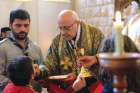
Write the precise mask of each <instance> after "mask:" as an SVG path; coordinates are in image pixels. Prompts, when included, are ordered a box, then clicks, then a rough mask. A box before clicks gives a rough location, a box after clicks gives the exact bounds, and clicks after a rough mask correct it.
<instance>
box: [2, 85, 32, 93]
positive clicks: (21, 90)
mask: <svg viewBox="0 0 140 93" xmlns="http://www.w3.org/2000/svg"><path fill="white" fill-rule="evenodd" d="M3 93H35V91H34V90H33V89H32V88H30V87H27V86H15V85H14V84H13V83H8V84H7V85H6V87H5V88H4V90H3Z"/></svg>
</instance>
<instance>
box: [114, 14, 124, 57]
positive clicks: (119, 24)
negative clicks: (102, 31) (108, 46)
mask: <svg viewBox="0 0 140 93" xmlns="http://www.w3.org/2000/svg"><path fill="white" fill-rule="evenodd" d="M113 25H114V28H115V53H116V54H119V55H121V54H122V53H123V52H124V42H123V35H122V33H121V31H122V29H123V25H124V23H123V21H122V20H121V13H120V11H117V12H116V14H115V22H114V23H113Z"/></svg>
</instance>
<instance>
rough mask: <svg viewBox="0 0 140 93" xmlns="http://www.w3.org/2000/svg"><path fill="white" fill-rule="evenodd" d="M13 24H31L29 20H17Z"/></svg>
mask: <svg viewBox="0 0 140 93" xmlns="http://www.w3.org/2000/svg"><path fill="white" fill-rule="evenodd" d="M13 23H30V20H29V19H15V20H14V21H13Z"/></svg>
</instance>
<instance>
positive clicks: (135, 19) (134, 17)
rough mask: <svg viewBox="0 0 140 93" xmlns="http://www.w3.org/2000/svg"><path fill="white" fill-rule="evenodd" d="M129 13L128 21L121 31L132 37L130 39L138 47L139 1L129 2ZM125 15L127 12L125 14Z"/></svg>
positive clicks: (139, 25)
mask: <svg viewBox="0 0 140 93" xmlns="http://www.w3.org/2000/svg"><path fill="white" fill-rule="evenodd" d="M130 6H131V8H130V14H129V16H127V17H128V22H127V24H126V26H125V27H124V29H123V31H122V33H123V34H124V35H127V36H128V37H130V38H131V39H132V41H133V42H134V43H135V44H136V45H137V47H139V46H138V45H139V41H138V40H139V33H140V30H139V29H140V12H139V11H140V1H139V0H132V2H131V4H130ZM126 15H127V14H126Z"/></svg>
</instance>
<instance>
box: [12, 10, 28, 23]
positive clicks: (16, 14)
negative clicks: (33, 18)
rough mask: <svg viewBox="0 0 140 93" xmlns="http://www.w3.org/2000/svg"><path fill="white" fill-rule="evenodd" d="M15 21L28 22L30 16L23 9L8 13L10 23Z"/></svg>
mask: <svg viewBox="0 0 140 93" xmlns="http://www.w3.org/2000/svg"><path fill="white" fill-rule="evenodd" d="M15 19H21V20H26V19H29V21H30V15H29V13H28V12H27V11H26V10H24V9H17V10H13V11H11V13H10V23H13V22H14V20H15Z"/></svg>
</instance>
